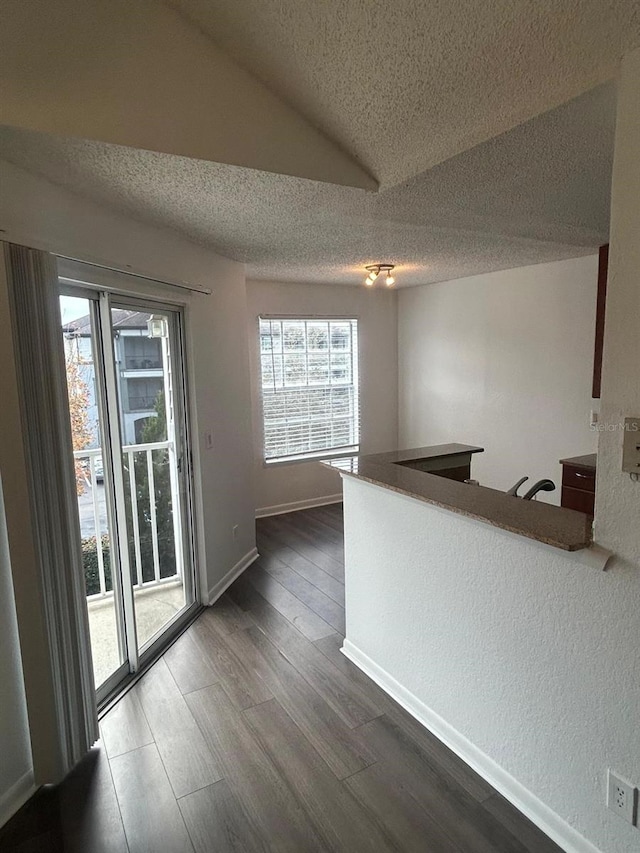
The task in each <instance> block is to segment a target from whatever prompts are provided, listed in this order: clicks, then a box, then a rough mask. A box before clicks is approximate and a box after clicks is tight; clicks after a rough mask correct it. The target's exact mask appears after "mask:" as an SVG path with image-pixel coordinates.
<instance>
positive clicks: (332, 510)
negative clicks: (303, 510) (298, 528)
mask: <svg viewBox="0 0 640 853" xmlns="http://www.w3.org/2000/svg"><path fill="white" fill-rule="evenodd" d="M309 512H310V513H311V517H312V518H316V519H319V520H320V521H322V523H323V524H326V525H327V526H328V527H331V528H332V529H333V530H335V531H336V532H337V533H338V535H339V536H341V537H343V538H344V514H343V511H342V504H328V505H327V506H316V507H313V509H312V510H309Z"/></svg>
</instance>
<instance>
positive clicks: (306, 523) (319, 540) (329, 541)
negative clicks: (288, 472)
mask: <svg viewBox="0 0 640 853" xmlns="http://www.w3.org/2000/svg"><path fill="white" fill-rule="evenodd" d="M263 521H264V522H266V523H268V522H270V521H272V520H271V519H268V518H267V519H263ZM273 524H274V526H276V528H280V529H281V530H283V531H284V532H285V533H288V534H289V535H293V534H295V535H296V536H297V537H298V540H299V541H300V540H303V541H304V542H306V546H307V547H308V548H313V549H315V550H317V551H322V552H323V553H324V554H326V555H328V556H329V557H331V558H332V559H333V560H335V561H336V562H337V563H339V564H340V565H341V566H344V542H343V540H342V538H340V539H339V540H338V541H336V538H335V535H334V533H332V532H331V531H329V532H327V531H325V530H323V529H322V528H321V527H320V526H315V525H314V523H313V520H312V519H308V518H307V517H306V516H305V517H304V518H300V513H298V512H292V513H290V514H289V515H279V516H277V517H276V519H275V520H274V521H273Z"/></svg>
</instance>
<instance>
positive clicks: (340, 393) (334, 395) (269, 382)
mask: <svg viewBox="0 0 640 853" xmlns="http://www.w3.org/2000/svg"><path fill="white" fill-rule="evenodd" d="M260 364H261V376H262V404H263V415H264V458H265V460H266V461H267V462H276V461H281V460H286V459H295V458H305V457H314V456H322V455H330V454H332V453H334V452H336V451H340V450H345V451H354V450H357V449H358V444H359V441H360V405H359V396H358V321H357V320H355V319H350V318H344V319H342V318H340V319H339V318H335V319H333V318H332V319H295V318H286V317H282V318H272V317H269V318H265V317H261V318H260Z"/></svg>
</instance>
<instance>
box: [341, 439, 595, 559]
mask: <svg viewBox="0 0 640 853" xmlns="http://www.w3.org/2000/svg"><path fill="white" fill-rule="evenodd" d="M482 452H483V448H482V447H475V446H473V445H466V444H439V445H435V446H432V447H419V448H413V449H411V450H399V451H392V452H389V453H376V454H373V455H366V456H350V457H346V458H343V459H334V460H331V461H329V462H327V463H325V464H327V465H330V466H331V467H333V468H338V469H339V470H340V472H341V473H342V474H343V476H346V477H354V478H356V479H359V480H364V481H366V482H369V483H373V484H375V485H377V486H382V487H383V488H386V489H390V490H391V491H393V492H398V493H400V494H403V495H406V496H408V497H412V498H415V499H416V500H418V501H423V502H424V503H427V504H432V505H433V506H436V507H440V508H441V509H446V510H449V511H451V512H453V513H457V514H460V515H465V516H467V517H468V518H473V519H476V520H477V521H483V522H485V523H487V524H490V525H492V526H493V527H499V528H502V529H503V530H507V531H509V532H510V533H516V534H518V535H519V536H525V537H527V538H528V539H534V540H535V541H537V542H542V543H544V544H546V545H551V546H553V547H555V548H560V549H562V550H563V551H579V550H582V549H585V548H588V547H589V546H590V544H591V521H592V519H591V518H590V517H589V516H587V515H585V514H584V513H581V512H576V511H574V510H570V509H564V508H561V507H558V506H554V505H551V504H547V503H542V502H539V501H525V500H522V499H521V498H517V497H513V496H512V495H508V494H506V492H501V491H499V490H497V489H490V488H487V487H486V486H479V485H471V484H469V483H466V482H464V481H465V480H468V479H470V477H471V476H472V475H471V459H472V456H473V454H475V453H482Z"/></svg>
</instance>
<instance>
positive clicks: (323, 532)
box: [283, 508, 344, 554]
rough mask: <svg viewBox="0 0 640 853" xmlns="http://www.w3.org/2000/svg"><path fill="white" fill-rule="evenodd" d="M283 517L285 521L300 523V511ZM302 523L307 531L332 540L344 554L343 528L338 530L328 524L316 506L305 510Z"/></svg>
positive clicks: (326, 539) (321, 538)
mask: <svg viewBox="0 0 640 853" xmlns="http://www.w3.org/2000/svg"><path fill="white" fill-rule="evenodd" d="M283 519H284V520H285V521H293V522H296V523H298V524H299V523H300V519H299V516H298V513H288V514H287V515H285V516H283ZM302 524H303V525H304V528H305V529H306V530H307V531H309V532H310V533H314V534H317V536H318V538H319V539H320V540H321V541H322V540H325V541H328V542H332V543H333V544H334V545H336V546H337V547H338V552H339V553H341V554H342V553H343V552H344V534H343V532H342V529H340V530H337V529H336V527H335V526H332V525H330V524H327V522H326V521H325V520H324V519H323V518H322V517H320V516H319V515H318V514H317V513H316V510H315V508H314V509H310V510H308V511H307V512H305V515H304V519H302Z"/></svg>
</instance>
